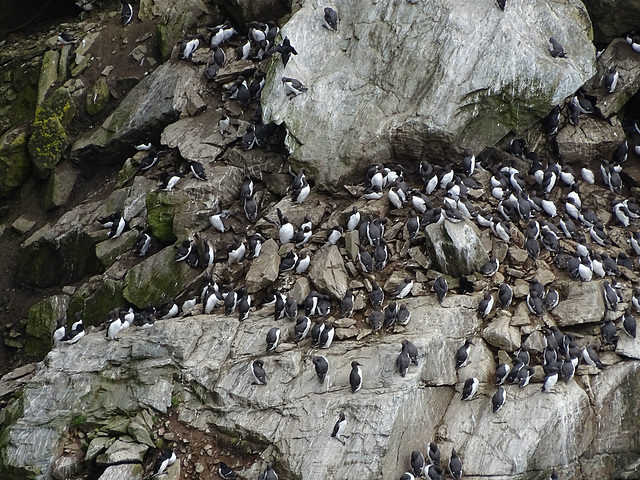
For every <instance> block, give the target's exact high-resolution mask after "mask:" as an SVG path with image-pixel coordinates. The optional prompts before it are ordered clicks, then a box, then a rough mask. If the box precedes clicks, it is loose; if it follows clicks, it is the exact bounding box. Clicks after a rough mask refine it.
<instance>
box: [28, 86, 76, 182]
mask: <svg viewBox="0 0 640 480" xmlns="http://www.w3.org/2000/svg"><path fill="white" fill-rule="evenodd" d="M75 110H76V109H75V104H74V103H73V99H72V98H71V95H70V94H69V92H68V91H67V90H66V89H65V88H59V89H58V90H56V91H55V92H54V93H53V95H51V97H49V98H48V99H47V100H46V101H45V102H43V104H42V105H40V106H38V107H37V108H36V115H35V119H34V121H33V123H32V124H31V138H30V139H29V145H28V149H29V154H30V155H31V160H32V162H33V166H34V168H35V173H36V174H37V175H38V177H39V178H41V179H45V178H47V177H48V176H49V174H50V173H51V171H52V170H53V169H54V168H55V166H56V165H57V164H58V162H60V159H61V158H62V153H63V151H64V149H65V148H66V147H67V145H68V139H67V133H66V131H65V128H64V125H67V124H68V123H69V122H70V121H71V120H72V119H73V116H74V115H75Z"/></svg>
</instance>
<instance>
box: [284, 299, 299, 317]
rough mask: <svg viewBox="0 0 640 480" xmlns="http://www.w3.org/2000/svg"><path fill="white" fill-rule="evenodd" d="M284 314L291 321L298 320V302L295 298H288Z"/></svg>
mask: <svg viewBox="0 0 640 480" xmlns="http://www.w3.org/2000/svg"><path fill="white" fill-rule="evenodd" d="M284 313H285V315H286V316H287V318H288V319H289V320H291V321H295V319H296V318H298V302H296V300H295V298H293V297H287V300H286V301H285V305H284Z"/></svg>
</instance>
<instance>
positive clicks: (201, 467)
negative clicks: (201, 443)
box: [196, 462, 204, 474]
mask: <svg viewBox="0 0 640 480" xmlns="http://www.w3.org/2000/svg"><path fill="white" fill-rule="evenodd" d="M202 472H204V467H203V466H202V464H201V463H200V462H197V463H196V473H197V474H201V473H202Z"/></svg>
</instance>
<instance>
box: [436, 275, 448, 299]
mask: <svg viewBox="0 0 640 480" xmlns="http://www.w3.org/2000/svg"><path fill="white" fill-rule="evenodd" d="M448 290H449V286H448V284H447V279H446V278H444V275H440V276H439V277H438V278H436V279H435V281H434V282H433V291H434V292H435V293H436V296H437V297H438V301H439V302H440V303H442V301H443V300H444V297H445V296H446V295H447V291H448Z"/></svg>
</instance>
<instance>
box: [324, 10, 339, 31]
mask: <svg viewBox="0 0 640 480" xmlns="http://www.w3.org/2000/svg"><path fill="white" fill-rule="evenodd" d="M323 27H325V28H326V29H328V30H333V31H334V32H337V31H338V12H336V11H335V10H334V9H333V8H331V7H324V25H323Z"/></svg>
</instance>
